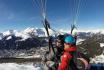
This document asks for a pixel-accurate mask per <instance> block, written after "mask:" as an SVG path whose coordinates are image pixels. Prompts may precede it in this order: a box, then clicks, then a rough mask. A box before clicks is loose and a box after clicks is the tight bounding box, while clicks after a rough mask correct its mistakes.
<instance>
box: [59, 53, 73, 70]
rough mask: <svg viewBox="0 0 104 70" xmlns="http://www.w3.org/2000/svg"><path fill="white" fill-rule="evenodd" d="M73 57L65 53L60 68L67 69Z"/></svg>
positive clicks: (60, 69) (61, 69)
mask: <svg viewBox="0 0 104 70" xmlns="http://www.w3.org/2000/svg"><path fill="white" fill-rule="evenodd" d="M71 58H72V56H71V55H70V54H64V55H63V56H62V60H61V64H60V66H59V69H58V70H67V69H68V66H69V61H70V59H71Z"/></svg>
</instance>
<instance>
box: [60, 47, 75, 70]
mask: <svg viewBox="0 0 104 70" xmlns="http://www.w3.org/2000/svg"><path fill="white" fill-rule="evenodd" d="M76 50H77V47H76V46H72V47H70V48H67V49H65V50H64V52H63V55H62V57H61V64H60V66H59V68H58V70H68V69H69V62H70V60H71V59H72V55H71V54H70V52H74V51H76Z"/></svg>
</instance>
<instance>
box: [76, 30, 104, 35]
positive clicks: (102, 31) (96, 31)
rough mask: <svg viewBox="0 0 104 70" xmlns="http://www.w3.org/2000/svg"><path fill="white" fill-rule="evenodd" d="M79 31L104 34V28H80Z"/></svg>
mask: <svg viewBox="0 0 104 70" xmlns="http://www.w3.org/2000/svg"><path fill="white" fill-rule="evenodd" d="M78 31H79V32H86V33H88V32H92V33H99V32H100V33H101V34H104V29H90V30H84V29H83V30H78Z"/></svg>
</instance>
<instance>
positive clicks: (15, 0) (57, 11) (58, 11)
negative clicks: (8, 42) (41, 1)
mask: <svg viewBox="0 0 104 70" xmlns="http://www.w3.org/2000/svg"><path fill="white" fill-rule="evenodd" d="M77 4H78V0H47V17H48V20H49V22H50V24H51V26H52V28H53V29H56V30H57V29H66V30H67V29H70V25H71V23H72V19H73V16H74V15H75V13H74V12H75V10H73V8H76V5H77ZM41 20H42V18H41V15H40V9H39V8H38V6H37V5H36V4H35V3H34V5H33V0H0V31H6V30H8V29H16V30H23V29H25V28H27V27H38V28H42V27H43V25H42V23H41ZM77 26H78V28H79V29H103V26H104V0H81V2H80V7H79V13H78V20H77Z"/></svg>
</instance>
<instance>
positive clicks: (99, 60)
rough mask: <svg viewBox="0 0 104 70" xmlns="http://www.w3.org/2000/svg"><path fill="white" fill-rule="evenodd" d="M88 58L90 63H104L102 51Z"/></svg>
mask: <svg viewBox="0 0 104 70" xmlns="http://www.w3.org/2000/svg"><path fill="white" fill-rule="evenodd" d="M90 60H91V61H90V63H95V64H98V63H102V64H104V51H103V53H102V54H101V55H98V56H95V57H94V58H91V59H90Z"/></svg>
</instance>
